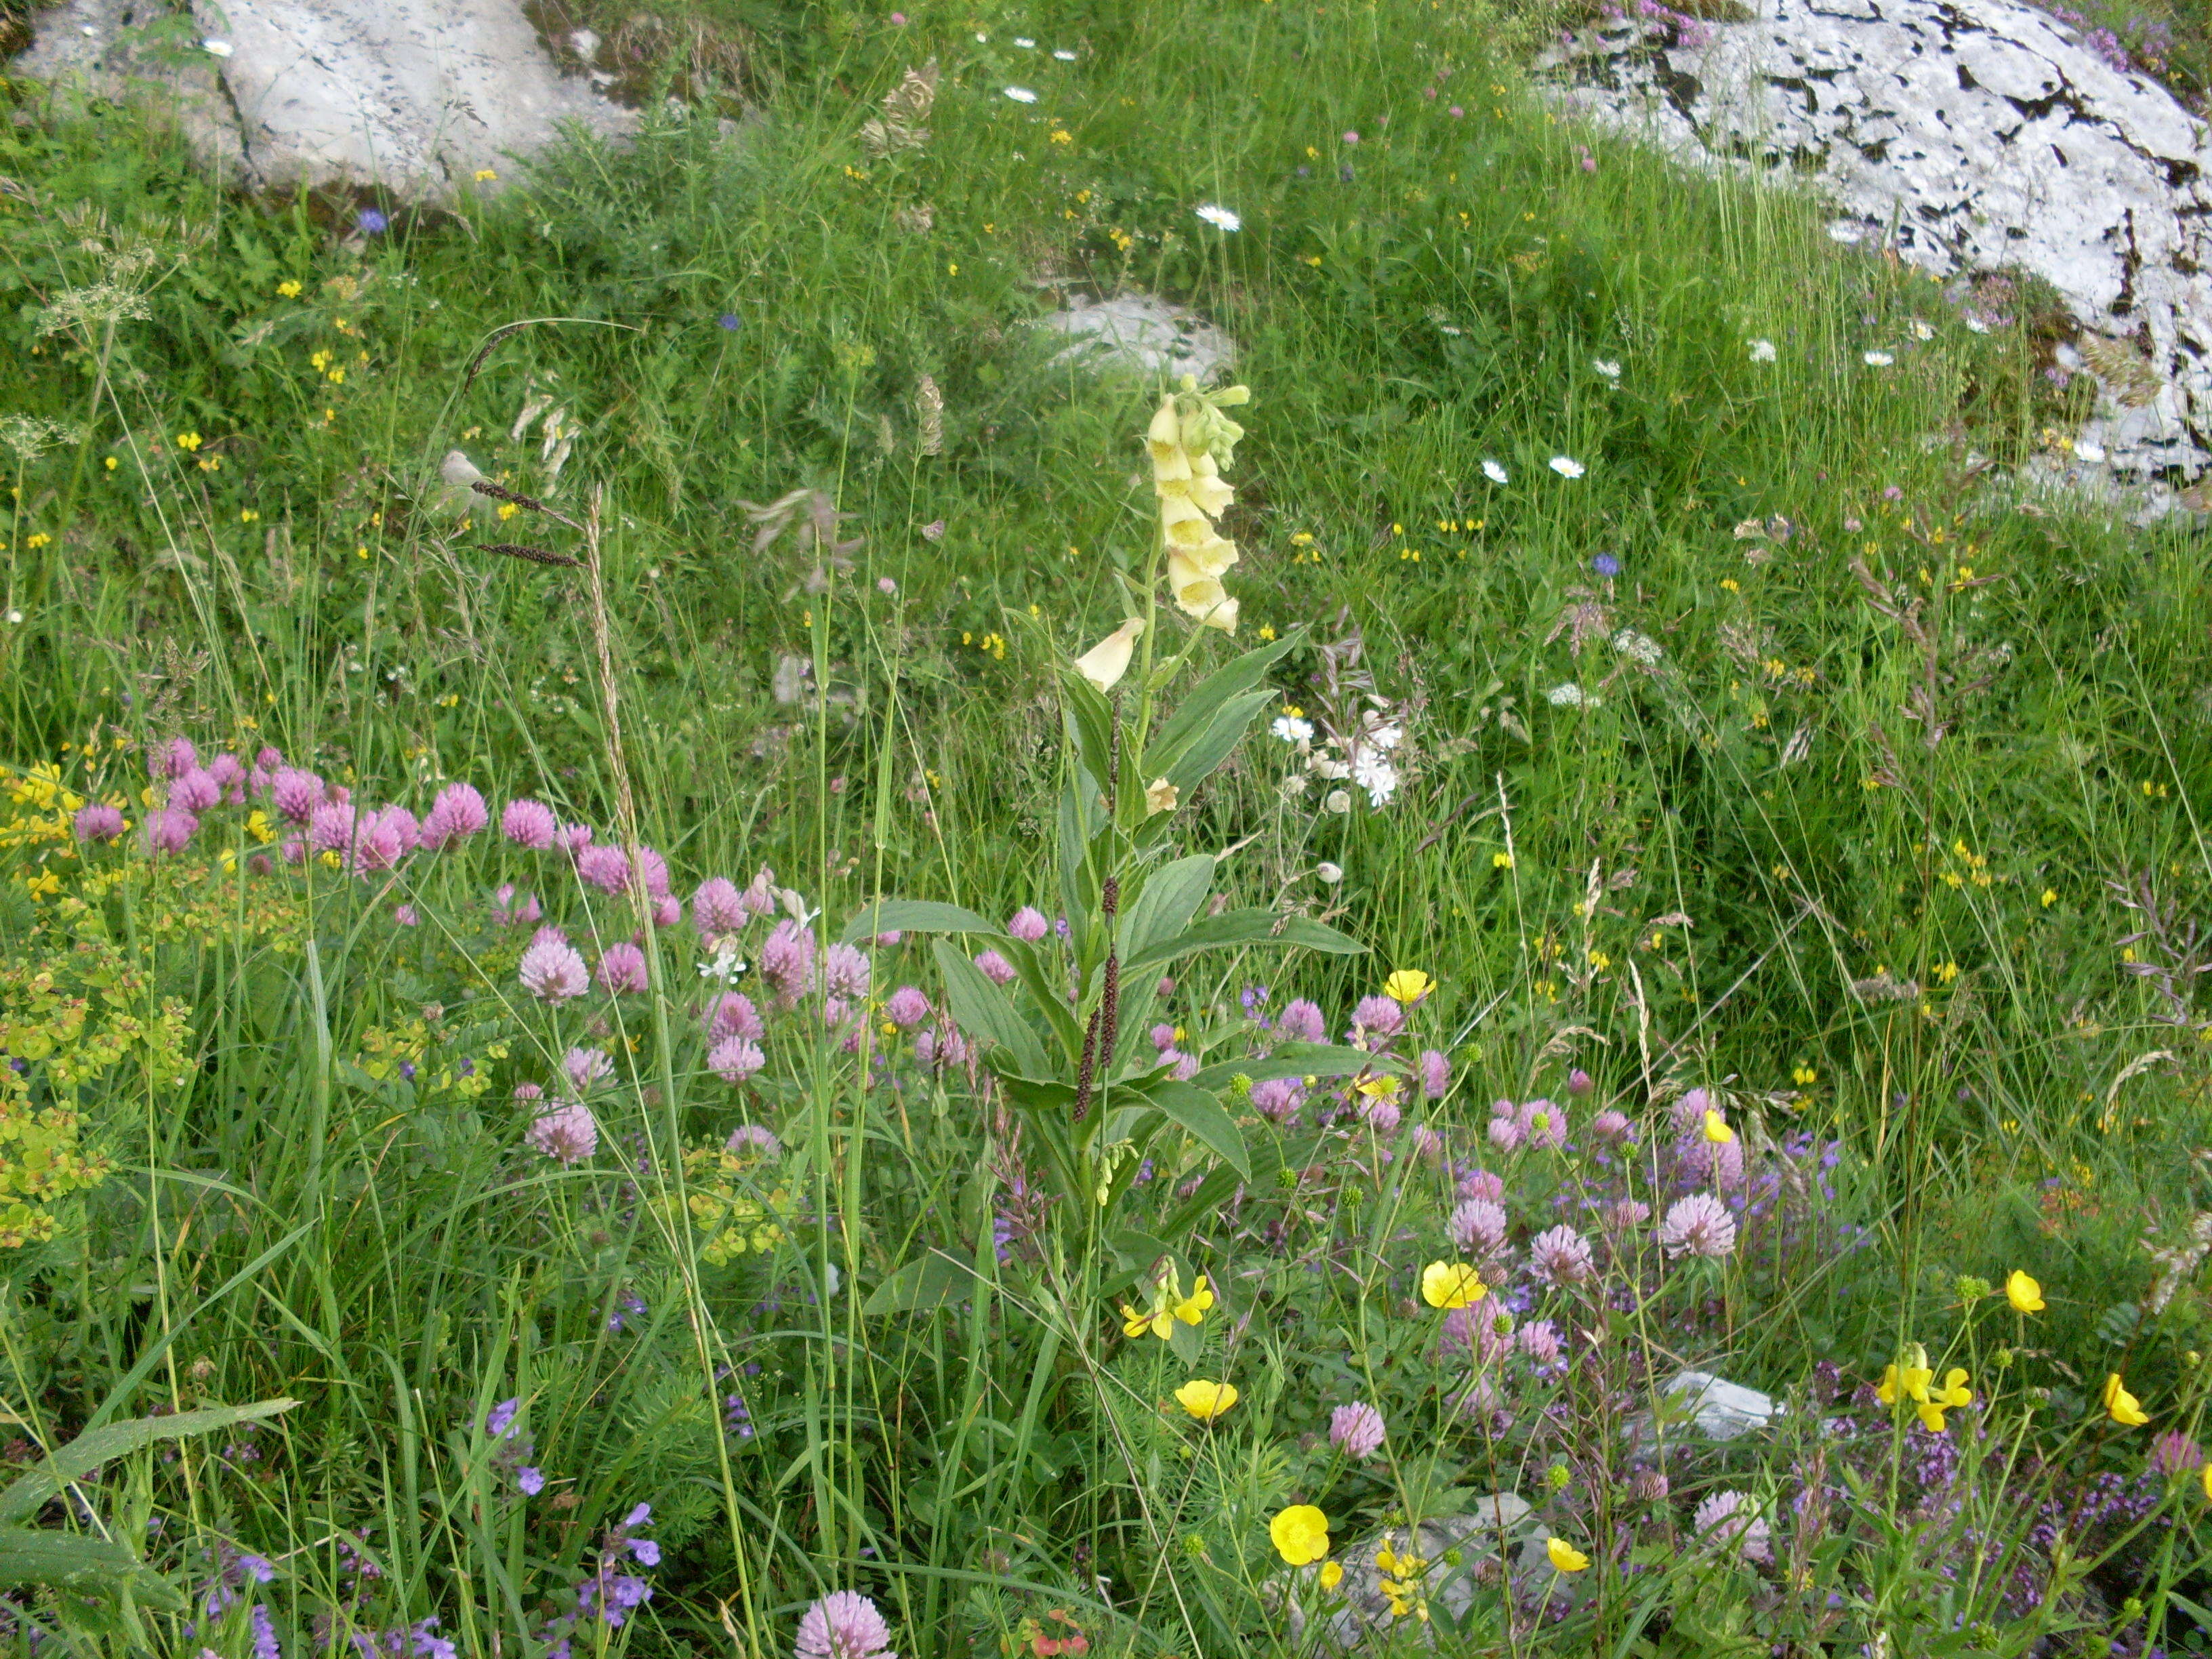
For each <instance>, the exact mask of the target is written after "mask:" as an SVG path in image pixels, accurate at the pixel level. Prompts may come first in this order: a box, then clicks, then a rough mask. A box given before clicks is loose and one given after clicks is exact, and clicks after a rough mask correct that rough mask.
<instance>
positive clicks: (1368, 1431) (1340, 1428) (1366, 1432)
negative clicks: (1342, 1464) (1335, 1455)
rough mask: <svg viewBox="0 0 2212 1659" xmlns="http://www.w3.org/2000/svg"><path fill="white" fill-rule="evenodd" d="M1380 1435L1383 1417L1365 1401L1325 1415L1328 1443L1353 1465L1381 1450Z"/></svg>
mask: <svg viewBox="0 0 2212 1659" xmlns="http://www.w3.org/2000/svg"><path fill="white" fill-rule="evenodd" d="M1383 1432H1384V1431H1383V1413H1381V1412H1378V1411H1376V1409H1375V1407H1372V1406H1370V1405H1369V1404H1367V1402H1366V1401H1357V1402H1355V1403H1353V1404H1352V1405H1349V1406H1339V1407H1337V1408H1336V1409H1335V1410H1334V1411H1333V1412H1331V1413H1329V1414H1328V1438H1329V1443H1330V1444H1331V1445H1333V1446H1334V1447H1336V1448H1337V1449H1338V1450H1340V1451H1341V1452H1342V1453H1343V1454H1344V1455H1346V1457H1349V1458H1351V1459H1352V1460H1353V1461H1354V1462H1357V1461H1358V1460H1359V1459H1361V1458H1364V1457H1372V1456H1374V1455H1375V1454H1376V1452H1377V1451H1379V1450H1381V1449H1382V1446H1383Z"/></svg>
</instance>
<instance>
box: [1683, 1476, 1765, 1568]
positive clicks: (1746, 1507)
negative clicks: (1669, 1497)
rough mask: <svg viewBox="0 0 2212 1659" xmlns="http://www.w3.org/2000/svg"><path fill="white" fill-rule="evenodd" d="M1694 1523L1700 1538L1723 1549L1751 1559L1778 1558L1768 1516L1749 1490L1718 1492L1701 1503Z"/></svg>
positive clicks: (1695, 1531)
mask: <svg viewBox="0 0 2212 1659" xmlns="http://www.w3.org/2000/svg"><path fill="white" fill-rule="evenodd" d="M1690 1527H1691V1530H1692V1532H1694V1533H1695V1534H1697V1536H1698V1537H1699V1539H1701V1540H1704V1541H1706V1542H1708V1543H1711V1544H1714V1545H1717V1546H1718V1547H1720V1548H1722V1549H1723V1550H1735V1552H1737V1553H1739V1554H1741V1556H1742V1557H1743V1558H1744V1559H1746V1560H1747V1561H1760V1562H1771V1561H1772V1560H1773V1559H1774V1540H1773V1535H1772V1534H1771V1532H1770V1531H1769V1530H1768V1528H1767V1524H1766V1517H1765V1516H1764V1515H1762V1514H1761V1513H1760V1512H1759V1504H1757V1502H1756V1501H1754V1500H1753V1498H1752V1497H1751V1496H1750V1495H1749V1494H1748V1493H1747V1492H1715V1493H1714V1494H1713V1495H1712V1496H1711V1497H1710V1498H1706V1499H1705V1502H1704V1503H1702V1504H1699V1505H1698V1512H1697V1514H1696V1516H1694V1517H1693V1518H1692V1521H1691V1522H1690Z"/></svg>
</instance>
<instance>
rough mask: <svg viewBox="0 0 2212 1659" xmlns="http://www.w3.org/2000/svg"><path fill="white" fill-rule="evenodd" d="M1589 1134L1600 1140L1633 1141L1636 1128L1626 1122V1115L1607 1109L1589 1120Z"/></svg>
mask: <svg viewBox="0 0 2212 1659" xmlns="http://www.w3.org/2000/svg"><path fill="white" fill-rule="evenodd" d="M1590 1133H1592V1134H1594V1135H1595V1136H1596V1137H1597V1138H1598V1139H1600V1140H1633V1139H1636V1126H1635V1125H1634V1124H1632V1123H1631V1122H1630V1121H1628V1115H1627V1114H1626V1113H1625V1112H1616V1111H1614V1110H1613V1109H1612V1108H1611V1107H1607V1109H1605V1110H1604V1111H1602V1112H1600V1113H1599V1114H1598V1115H1596V1116H1595V1117H1594V1118H1592V1119H1591V1120H1590Z"/></svg>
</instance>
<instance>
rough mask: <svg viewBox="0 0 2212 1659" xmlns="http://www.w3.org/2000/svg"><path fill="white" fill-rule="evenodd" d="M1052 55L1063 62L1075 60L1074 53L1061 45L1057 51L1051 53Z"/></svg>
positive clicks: (1070, 62) (1069, 62) (1068, 62)
mask: <svg viewBox="0 0 2212 1659" xmlns="http://www.w3.org/2000/svg"><path fill="white" fill-rule="evenodd" d="M1053 56H1054V57H1055V58H1059V59H1060V62H1061V63H1063V64H1072V63H1073V62H1074V61H1075V54H1074V53H1073V52H1070V51H1068V49H1067V48H1066V47H1065V46H1062V47H1061V48H1060V50H1059V51H1058V52H1054V53H1053Z"/></svg>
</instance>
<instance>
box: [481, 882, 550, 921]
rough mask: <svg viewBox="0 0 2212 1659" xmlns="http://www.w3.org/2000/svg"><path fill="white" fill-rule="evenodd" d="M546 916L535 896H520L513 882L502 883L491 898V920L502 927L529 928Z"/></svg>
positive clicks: (527, 894) (525, 894) (528, 894)
mask: <svg viewBox="0 0 2212 1659" xmlns="http://www.w3.org/2000/svg"><path fill="white" fill-rule="evenodd" d="M544 914H545V913H544V911H543V910H542V909H540V908H538V900H537V897H536V896H535V895H533V894H530V893H524V894H521V895H520V896H518V895H517V894H516V892H515V890H514V884H513V882H511V881H509V882H502V883H501V884H500V887H499V890H498V891H496V892H495V893H494V894H493V895H492V896H491V918H492V920H493V921H495V922H497V923H498V924H499V925H500V926H501V927H529V926H530V924H531V923H532V922H534V921H537V920H538V918H539V917H540V916H542V915H544Z"/></svg>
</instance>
